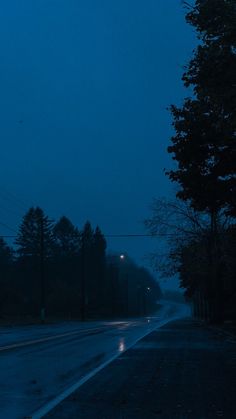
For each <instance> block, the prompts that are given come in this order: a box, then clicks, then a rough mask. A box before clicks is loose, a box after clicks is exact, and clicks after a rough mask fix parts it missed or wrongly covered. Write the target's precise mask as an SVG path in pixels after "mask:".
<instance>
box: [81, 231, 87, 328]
mask: <svg viewBox="0 0 236 419" xmlns="http://www.w3.org/2000/svg"><path fill="white" fill-rule="evenodd" d="M85 298H86V296H85V239H84V235H83V234H82V243H81V302H80V313H81V320H82V321H83V322H84V321H85V306H86V301H85Z"/></svg>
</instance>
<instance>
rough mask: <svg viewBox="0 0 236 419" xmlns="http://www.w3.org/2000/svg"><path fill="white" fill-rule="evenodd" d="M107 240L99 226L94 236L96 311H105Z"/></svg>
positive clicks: (93, 262) (94, 298)
mask: <svg viewBox="0 0 236 419" xmlns="http://www.w3.org/2000/svg"><path fill="white" fill-rule="evenodd" d="M106 247H107V244H106V240H105V237H104V235H103V234H102V231H101V229H100V228H99V227H98V226H97V227H96V229H95V232H94V236H93V256H92V257H93V261H92V265H93V271H94V273H93V278H94V281H93V300H94V306H95V308H96V311H98V312H99V313H103V312H104V300H105V278H106Z"/></svg>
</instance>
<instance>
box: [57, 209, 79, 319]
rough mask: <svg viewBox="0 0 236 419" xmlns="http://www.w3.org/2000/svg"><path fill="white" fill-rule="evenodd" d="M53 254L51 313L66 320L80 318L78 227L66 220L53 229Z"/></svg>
mask: <svg viewBox="0 0 236 419" xmlns="http://www.w3.org/2000/svg"><path fill="white" fill-rule="evenodd" d="M53 238H54V252H53V258H52V261H51V264H50V279H49V284H50V287H49V288H50V289H49V300H50V304H49V307H50V311H51V312H52V313H58V314H63V315H66V316H69V317H70V316H77V317H78V316H79V307H80V286H81V276H80V269H79V268H80V246H81V235H80V232H79V230H78V228H77V227H75V226H74V225H73V224H72V222H71V221H70V220H69V219H68V218H67V217H65V216H63V217H61V218H60V220H59V221H58V222H57V223H56V224H55V225H54V227H53Z"/></svg>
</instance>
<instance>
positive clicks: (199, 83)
mask: <svg viewBox="0 0 236 419" xmlns="http://www.w3.org/2000/svg"><path fill="white" fill-rule="evenodd" d="M188 8H189V11H188V13H187V15H186V20H187V22H188V23H189V24H191V25H192V26H194V27H195V28H196V30H197V33H198V38H199V39H200V41H201V43H200V45H199V46H198V47H197V49H196V50H195V53H194V56H193V58H192V59H191V60H190V62H189V64H188V65H187V66H186V69H185V73H184V75H183V81H184V84H185V86H186V87H189V86H190V87H192V88H193V91H194V94H195V99H187V100H186V101H185V103H184V106H183V107H182V108H177V107H175V106H172V107H171V112H172V115H173V119H174V123H173V125H174V128H175V131H176V134H177V135H176V136H174V137H173V138H172V142H173V145H172V146H171V147H169V149H168V151H169V152H170V153H173V156H174V159H175V160H176V161H177V162H178V170H176V171H173V170H172V171H170V172H169V177H170V179H171V180H174V181H177V182H178V183H179V184H180V185H181V188H182V190H181V191H180V192H179V194H178V196H179V197H180V198H183V199H190V200H191V202H192V204H193V205H196V206H197V207H198V208H199V209H200V210H207V211H210V212H211V213H212V214H214V213H216V212H217V211H218V209H220V208H222V207H225V208H226V211H228V212H229V213H230V214H231V215H236V113H235V109H236V5H235V0H196V2H195V5H194V6H193V7H190V6H189V5H188ZM201 192H202V194H201ZM209 207H211V208H210V209H209Z"/></svg>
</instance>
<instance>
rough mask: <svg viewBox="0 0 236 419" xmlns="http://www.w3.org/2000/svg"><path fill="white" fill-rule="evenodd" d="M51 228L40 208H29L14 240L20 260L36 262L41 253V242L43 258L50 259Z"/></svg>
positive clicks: (50, 222) (51, 245)
mask: <svg viewBox="0 0 236 419" xmlns="http://www.w3.org/2000/svg"><path fill="white" fill-rule="evenodd" d="M52 226H53V223H52V221H51V220H49V218H48V216H47V215H45V214H44V212H43V210H42V209H41V208H39V207H36V208H33V207H32V208H30V209H29V211H28V212H27V213H26V214H25V216H24V217H23V221H22V224H21V226H20V229H19V233H18V235H17V238H16V244H17V246H18V249H17V253H18V254H19V256H20V257H21V258H32V259H33V260H38V258H39V257H40V255H41V252H42V240H43V248H44V249H43V251H44V257H45V258H48V257H50V256H51V255H52V249H53V244H54V240H53V234H52Z"/></svg>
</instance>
